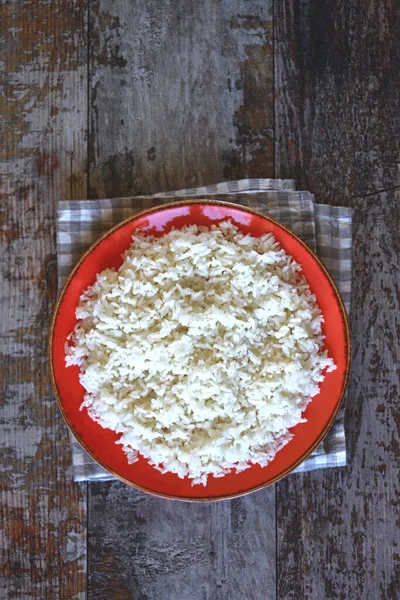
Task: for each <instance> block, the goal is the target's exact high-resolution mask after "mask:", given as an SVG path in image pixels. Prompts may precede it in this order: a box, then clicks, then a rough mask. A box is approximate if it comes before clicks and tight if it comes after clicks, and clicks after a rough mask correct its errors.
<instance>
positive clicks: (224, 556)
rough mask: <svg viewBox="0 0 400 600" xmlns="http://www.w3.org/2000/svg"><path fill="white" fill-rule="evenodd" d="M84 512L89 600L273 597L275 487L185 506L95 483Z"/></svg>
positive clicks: (118, 485) (254, 599)
mask: <svg viewBox="0 0 400 600" xmlns="http://www.w3.org/2000/svg"><path fill="white" fill-rule="evenodd" d="M105 506H107V519H105V518H104V507H105ZM89 507H90V509H89V531H90V536H89V560H90V563H89V565H90V569H89V589H88V593H89V598H107V599H110V600H111V599H114V598H115V599H118V600H120V599H125V598H126V599H127V600H128V599H129V600H130V599H133V598H134V599H135V600H153V599H154V600H178V599H180V598H182V599H183V598H185V599H186V598H190V599H191V600H197V599H198V600H228V599H229V600H236V599H237V600H242V599H243V598H246V600H247V599H248V600H259V599H260V598H263V599H265V600H274V598H275V490H274V488H269V489H266V490H262V491H261V492H259V493H257V494H251V495H250V496H247V497H245V498H240V499H236V500H233V501H224V502H218V503H211V504H191V503H181V502H173V501H166V500H163V499H159V498H152V497H150V496H147V495H145V494H142V493H141V492H137V491H135V490H132V489H130V488H129V487H127V486H126V485H124V484H122V483H120V482H115V483H107V484H96V483H94V484H92V485H91V486H90V504H89ZM116 574H118V577H116Z"/></svg>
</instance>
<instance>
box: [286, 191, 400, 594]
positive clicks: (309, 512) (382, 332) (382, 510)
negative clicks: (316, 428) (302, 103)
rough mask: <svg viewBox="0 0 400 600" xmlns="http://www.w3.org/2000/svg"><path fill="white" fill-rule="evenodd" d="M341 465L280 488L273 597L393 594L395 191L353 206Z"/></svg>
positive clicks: (399, 220) (398, 493)
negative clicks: (349, 361)
mask: <svg viewBox="0 0 400 600" xmlns="http://www.w3.org/2000/svg"><path fill="white" fill-rule="evenodd" d="M354 210H355V212H354V248H355V252H354V264H355V268H354V284H353V285H354V287H353V298H352V302H353V303H352V306H353V309H352V335H353V366H352V374H351V381H350V386H349V393H348V404H347V411H346V435H347V440H348V466H347V467H346V468H343V469H332V470H325V471H318V472H313V473H308V474H304V475H294V476H290V477H287V478H286V479H285V480H283V481H282V482H280V483H279V484H278V485H277V519H278V557H277V560H278V564H279V565H280V567H279V573H278V598H279V599H281V600H283V599H291V598H304V600H311V599H319V598H335V599H336V598H338V599H340V600H347V599H348V598H352V599H354V600H358V599H360V600H361V599H362V600H376V599H377V598H379V599H380V600H395V599H396V598H398V592H399V590H400V563H399V560H400V555H399V547H400V527H399V526H400V520H399V514H400V513H399V498H400V482H399V464H400V443H399V442H400V429H399V426H400V408H399V396H400V384H399V343H398V341H399V331H400V296H399V288H398V281H399V264H400V238H399V230H400V192H399V191H394V192H389V193H387V194H385V193H384V194H378V195H374V196H370V197H369V198H368V200H366V199H364V198H360V199H358V200H356V201H355V202H354Z"/></svg>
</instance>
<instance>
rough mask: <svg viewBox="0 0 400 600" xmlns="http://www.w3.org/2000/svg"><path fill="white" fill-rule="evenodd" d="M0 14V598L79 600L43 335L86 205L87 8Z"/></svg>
mask: <svg viewBox="0 0 400 600" xmlns="http://www.w3.org/2000/svg"><path fill="white" fill-rule="evenodd" d="M0 11H1V24H2V35H3V37H2V52H1V60H2V69H1V74H0V89H1V93H0V114H1V117H2V124H1V129H2V136H3V137H2V144H1V147H0V197H1V206H0V254H1V257H2V259H1V264H0V323H1V331H2V336H1V342H0V389H1V392H2V394H1V399H0V454H1V461H0V463H1V467H0V470H1V478H0V480H1V483H0V512H1V516H0V563H1V567H2V576H1V578H0V597H1V598H2V599H3V598H4V599H5V600H12V599H18V600H19V599H21V598H24V599H25V600H30V599H31V598H32V599H33V598H38V599H40V600H42V599H43V598H60V599H61V598H62V599H68V600H69V599H71V600H72V599H74V600H75V599H79V600H81V599H83V598H84V595H85V582H86V574H85V567H86V505H85V500H86V490H85V486H78V485H76V484H74V483H73V481H72V472H71V453H70V447H69V440H68V435H67V431H66V426H65V424H64V423H63V421H62V418H61V415H60V414H59V411H58V409H57V406H56V403H55V400H54V398H53V395H52V392H51V387H50V382H49V370H48V361H47V335H48V327H49V320H50V314H51V311H52V307H53V303H54V300H55V297H56V293H57V288H56V281H57V277H56V275H57V268H56V257H55V236H54V233H55V205H56V202H57V201H58V199H59V198H63V197H64V198H68V197H74V198H76V197H77V198H79V197H83V196H85V195H86V174H85V171H86V164H87V161H86V157H87V153H86V149H85V137H86V126H87V118H86V85H85V77H86V65H85V48H86V38H85V35H84V16H85V14H86V13H85V3H84V2H79V1H74V2H68V3H65V2H62V1H58V0H57V1H55V2H52V3H50V4H49V3H47V2H29V1H23V2H7V3H3V4H2V6H1V9H0Z"/></svg>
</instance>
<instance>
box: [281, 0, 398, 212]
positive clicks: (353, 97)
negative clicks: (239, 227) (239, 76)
mask: <svg viewBox="0 0 400 600" xmlns="http://www.w3.org/2000/svg"><path fill="white" fill-rule="evenodd" d="M399 64H400V4H399V2H397V0H384V1H381V0H368V2H345V1H344V0H338V1H336V2H328V1H327V0H320V1H319V2H314V1H312V0H302V1H301V2H292V1H291V0H283V1H282V2H276V3H275V86H276V90H275V96H276V138H275V151H276V174H277V176H279V177H293V178H294V179H295V180H296V183H297V185H298V187H302V188H303V189H310V190H312V191H313V192H315V193H316V194H317V196H318V198H319V200H320V201H322V200H326V201H327V200H329V201H330V202H332V203H336V204H340V203H341V202H342V200H343V198H348V197H350V196H363V195H366V194H370V193H373V192H376V191H379V190H385V189H387V188H393V187H396V186H399V185H400V169H399V156H400V111H399V102H398V98H399V94H400V78H399V74H398V71H399Z"/></svg>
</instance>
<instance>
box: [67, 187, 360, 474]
mask: <svg viewBox="0 0 400 600" xmlns="http://www.w3.org/2000/svg"><path fill="white" fill-rule="evenodd" d="M185 198H214V199H217V200H226V201H229V202H235V203H237V204H241V205H243V206H247V207H249V208H253V209H256V210H258V211H260V212H264V213H266V214H268V215H270V216H271V217H273V218H274V219H276V220H277V221H279V222H280V223H282V224H283V225H286V226H287V227H289V228H290V229H291V230H292V231H293V232H294V233H296V234H297V235H298V236H299V237H300V238H302V239H303V240H304V241H305V242H306V243H307V244H308V245H309V246H310V247H311V248H312V249H313V250H315V251H316V252H317V254H318V255H319V257H320V258H321V260H322V262H323V263H324V264H325V266H326V267H327V269H328V271H329V272H330V274H331V275H332V277H333V279H334V281H335V282H336V285H337V286H338V288H339V291H340V293H341V295H342V298H343V301H344V304H345V306H346V310H347V312H348V314H350V297H351V269H352V210H351V209H350V208H345V207H341V206H328V205H324V204H316V203H315V199H314V195H313V194H311V193H310V192H307V191H296V189H295V182H294V181H293V180H291V179H241V180H239V181H226V182H222V183H218V184H216V185H210V186H205V187H199V188H193V189H184V190H178V191H174V192H166V193H160V194H154V195H153V196H134V197H129V198H113V199H111V200H109V199H104V200H67V201H61V202H60V203H59V205H58V218H57V257H58V284H59V289H60V290H61V287H62V285H63V283H64V281H65V279H66V277H67V276H68V274H69V272H70V271H71V269H72V267H73V266H74V264H75V263H76V261H77V260H78V259H79V257H80V256H81V255H82V253H83V252H84V251H85V250H87V249H88V248H89V246H90V245H91V244H93V242H95V241H96V239H98V238H99V236H101V235H102V234H103V233H105V232H106V231H107V230H108V229H110V228H111V227H113V226H114V225H116V224H117V223H119V222H120V221H122V220H123V219H126V218H127V217H129V216H131V215H132V214H134V213H136V212H139V211H142V210H144V209H146V208H151V207H152V206H157V205H160V204H163V203H164V202H168V201H171V200H172V199H174V200H179V199H182V200H183V199H185ZM70 436H71V445H72V463H73V472H74V479H75V481H93V480H96V481H98V480H102V481H106V480H110V479H113V476H112V475H110V474H109V473H107V472H106V471H105V470H104V469H103V468H102V467H101V466H100V465H98V464H97V463H96V462H95V461H94V460H93V459H92V458H91V457H90V456H89V455H88V454H87V453H86V452H85V450H84V449H83V448H82V447H81V446H80V444H79V442H78V441H77V440H76V438H75V437H74V436H73V434H72V433H70ZM345 464H346V438H345V430H344V409H343V408H342V410H341V411H340V412H339V414H338V415H337V418H336V420H335V422H334V424H333V426H332V428H331V429H330V431H329V433H328V434H327V436H326V437H325V439H324V440H323V441H322V442H321V443H320V445H319V446H318V447H317V448H316V449H315V450H314V452H313V453H312V454H311V455H310V456H309V457H308V458H307V459H306V460H305V461H304V462H303V463H302V464H301V465H299V466H298V467H297V469H295V471H294V472H303V471H312V470H314V469H322V468H327V467H340V466H344V465H345Z"/></svg>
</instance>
